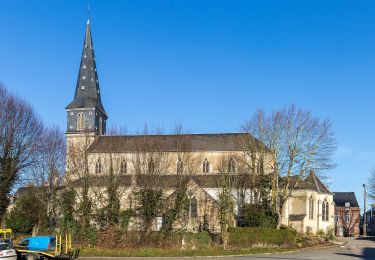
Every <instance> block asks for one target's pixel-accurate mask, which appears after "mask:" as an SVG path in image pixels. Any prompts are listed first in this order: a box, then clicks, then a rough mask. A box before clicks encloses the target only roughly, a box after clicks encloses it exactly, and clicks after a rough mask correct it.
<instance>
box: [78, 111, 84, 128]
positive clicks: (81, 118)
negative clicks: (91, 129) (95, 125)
mask: <svg viewBox="0 0 375 260" xmlns="http://www.w3.org/2000/svg"><path fill="white" fill-rule="evenodd" d="M84 129H85V114H84V113H83V112H80V113H78V115H77V130H84Z"/></svg>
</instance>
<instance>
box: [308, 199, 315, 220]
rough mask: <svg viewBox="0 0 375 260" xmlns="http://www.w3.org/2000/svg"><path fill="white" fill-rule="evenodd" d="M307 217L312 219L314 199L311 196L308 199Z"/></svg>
mask: <svg viewBox="0 0 375 260" xmlns="http://www.w3.org/2000/svg"><path fill="white" fill-rule="evenodd" d="M309 219H314V199H313V197H312V196H311V197H310V199H309Z"/></svg>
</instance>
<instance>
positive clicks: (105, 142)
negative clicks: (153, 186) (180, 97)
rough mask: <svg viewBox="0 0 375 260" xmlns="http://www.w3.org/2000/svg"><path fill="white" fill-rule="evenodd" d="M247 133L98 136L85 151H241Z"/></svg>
mask: <svg viewBox="0 0 375 260" xmlns="http://www.w3.org/2000/svg"><path fill="white" fill-rule="evenodd" d="M249 139H250V140H251V141H253V142H254V143H255V144H256V145H258V146H261V145H262V144H261V143H260V142H259V141H258V140H257V139H255V138H253V137H252V136H251V135H249V134H247V133H226V134H183V135H123V136H98V137H97V138H96V140H95V141H94V142H93V144H92V145H91V146H90V148H89V149H88V152H89V153H127V152H129V153H134V152H177V151H179V152H188V151H197V152H203V151H244V148H245V143H246V141H248V140H249Z"/></svg>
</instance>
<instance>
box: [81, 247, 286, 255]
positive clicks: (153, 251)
mask: <svg viewBox="0 0 375 260" xmlns="http://www.w3.org/2000/svg"><path fill="white" fill-rule="evenodd" d="M290 250H291V249H282V248H248V249H228V250H224V249H223V248H221V247H214V248H209V249H199V250H184V251H181V250H178V249H162V248H150V247H147V248H129V249H102V248H82V249H81V253H80V256H103V257H104V256H107V257H179V256H180V257H183V256H221V255H248V254H264V253H277V252H285V251H290Z"/></svg>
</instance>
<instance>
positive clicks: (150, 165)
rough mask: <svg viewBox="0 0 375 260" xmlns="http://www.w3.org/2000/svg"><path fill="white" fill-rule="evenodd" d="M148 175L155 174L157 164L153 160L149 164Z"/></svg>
mask: <svg viewBox="0 0 375 260" xmlns="http://www.w3.org/2000/svg"><path fill="white" fill-rule="evenodd" d="M148 173H155V162H154V160H153V159H152V158H151V159H150V161H149V162H148Z"/></svg>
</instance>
